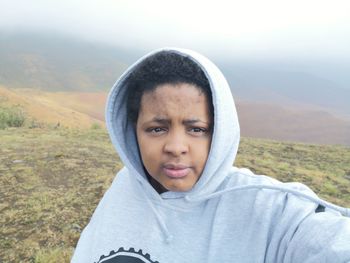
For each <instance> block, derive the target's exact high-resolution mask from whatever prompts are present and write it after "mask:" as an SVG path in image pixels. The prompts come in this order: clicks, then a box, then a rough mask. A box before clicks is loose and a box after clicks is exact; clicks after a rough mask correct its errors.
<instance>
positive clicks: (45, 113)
mask: <svg viewBox="0 0 350 263" xmlns="http://www.w3.org/2000/svg"><path fill="white" fill-rule="evenodd" d="M0 105H4V106H12V105H19V106H20V107H21V108H23V110H24V112H25V113H26V115H27V118H28V119H29V120H30V119H33V120H35V122H38V123H48V124H52V125H62V126H66V127H80V128H84V127H85V128H88V127H91V125H92V124H99V125H101V126H103V125H104V123H103V121H101V119H100V118H98V116H97V117H94V116H93V114H91V115H89V114H87V113H85V112H84V111H79V110H75V109H74V108H70V107H68V106H65V105H62V104H61V103H59V101H57V100H56V99H55V98H54V94H53V93H48V92H44V91H39V90H30V89H19V90H18V89H7V88H5V87H1V86H0ZM86 107H88V105H86Z"/></svg>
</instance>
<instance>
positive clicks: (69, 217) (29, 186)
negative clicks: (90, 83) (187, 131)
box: [0, 127, 350, 263]
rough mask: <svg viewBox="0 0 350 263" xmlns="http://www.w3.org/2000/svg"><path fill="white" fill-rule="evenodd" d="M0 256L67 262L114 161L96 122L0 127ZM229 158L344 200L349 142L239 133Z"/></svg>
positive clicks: (349, 186) (349, 185) (349, 190)
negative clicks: (296, 141)
mask: <svg viewBox="0 0 350 263" xmlns="http://www.w3.org/2000/svg"><path fill="white" fill-rule="evenodd" d="M0 138H1V140H0V174H1V176H0V198H1V203H0V226H1V227H0V236H1V238H0V262H36V263H39V262H69V258H70V256H71V253H72V250H73V248H74V247H75V244H76V242H77V240H78V238H79V235H80V233H81V231H82V229H83V228H84V226H85V225H86V224H87V222H88V220H89V218H90V217H91V214H92V212H93V211H94V209H95V207H96V205H97V203H98V201H99V200H100V198H101V197H102V195H103V193H104V192H105V191H106V189H107V188H108V186H109V185H110V183H111V181H112V180H113V178H114V175H115V173H116V172H117V171H118V170H119V169H120V168H121V167H122V164H121V162H120V160H119V158H118V156H117V154H116V153H115V151H114V149H113V147H112V145H111V144H110V141H109V138H108V135H107V133H106V131H105V130H104V129H85V130H78V129H64V128H62V127H59V128H57V129H51V128H41V129H38V128H37V129H28V128H17V129H15V128H10V129H5V130H0ZM235 165H236V166H239V167H249V168H251V169H252V170H253V171H254V172H256V173H257V174H267V175H270V176H273V177H275V178H278V179H280V180H282V181H300V182H303V183H306V184H307V185H308V186H310V187H311V188H312V189H313V190H314V191H316V192H317V193H318V194H319V195H320V196H321V197H323V198H325V199H327V200H329V201H332V202H334V203H336V204H339V205H343V206H350V148H346V147H341V146H319V145H305V144H293V143H281V142H277V141H269V140H256V139H247V138H243V139H242V142H241V145H240V148H239V153H238V157H237V160H236V162H235Z"/></svg>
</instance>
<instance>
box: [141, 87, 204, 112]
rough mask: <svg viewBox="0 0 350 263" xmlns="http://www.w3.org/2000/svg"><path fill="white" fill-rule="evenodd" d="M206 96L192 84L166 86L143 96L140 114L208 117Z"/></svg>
mask: <svg viewBox="0 0 350 263" xmlns="http://www.w3.org/2000/svg"><path fill="white" fill-rule="evenodd" d="M208 105H209V104H208V98H207V96H206V94H205V93H204V92H203V91H201V90H200V89H199V88H198V87H196V86H194V85H192V84H186V83H184V84H164V85H160V86H158V87H157V88H156V89H155V90H153V91H151V92H147V93H145V94H144V95H143V96H142V99H141V109H140V113H141V114H142V113H153V114H160V115H168V114H170V113H171V114H174V113H176V114H178V115H181V114H187V115H189V114H190V115H191V113H192V115H198V114H199V115H208V114H209V106H208Z"/></svg>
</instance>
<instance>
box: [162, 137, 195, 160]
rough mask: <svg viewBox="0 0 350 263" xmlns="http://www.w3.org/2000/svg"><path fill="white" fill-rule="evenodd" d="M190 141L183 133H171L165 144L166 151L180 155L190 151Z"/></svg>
mask: <svg viewBox="0 0 350 263" xmlns="http://www.w3.org/2000/svg"><path fill="white" fill-rule="evenodd" d="M188 149H189V148H188V143H187V142H186V138H185V136H183V135H181V134H175V133H173V134H169V135H168V138H167V140H166V142H165V144H164V152H165V153H167V154H171V155H173V156H180V155H183V154H186V153H187V152H188Z"/></svg>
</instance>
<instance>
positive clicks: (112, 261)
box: [95, 247, 159, 263]
mask: <svg viewBox="0 0 350 263" xmlns="http://www.w3.org/2000/svg"><path fill="white" fill-rule="evenodd" d="M102 262H103V263H159V262H158V261H152V260H151V256H150V255H149V254H148V253H146V254H143V253H142V250H141V249H140V250H139V251H137V252H136V251H135V249H134V248H130V249H129V250H125V249H124V248H123V247H121V248H119V249H118V251H114V250H112V251H111V252H110V253H109V255H108V256H105V255H102V256H101V257H100V259H99V261H97V262H95V263H102Z"/></svg>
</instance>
